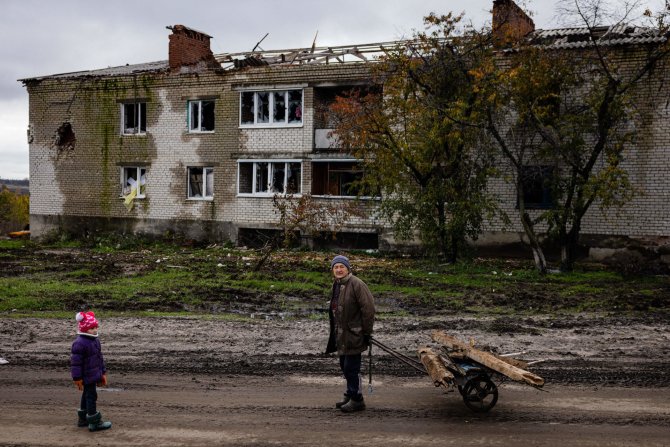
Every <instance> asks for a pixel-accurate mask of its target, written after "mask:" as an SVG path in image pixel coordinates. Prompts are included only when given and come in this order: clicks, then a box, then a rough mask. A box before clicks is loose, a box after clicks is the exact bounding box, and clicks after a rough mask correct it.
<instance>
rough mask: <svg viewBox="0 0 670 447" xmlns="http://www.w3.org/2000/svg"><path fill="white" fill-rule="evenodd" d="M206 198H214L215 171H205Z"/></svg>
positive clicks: (209, 169) (207, 169)
mask: <svg viewBox="0 0 670 447" xmlns="http://www.w3.org/2000/svg"><path fill="white" fill-rule="evenodd" d="M205 197H214V169H213V168H206V169H205Z"/></svg>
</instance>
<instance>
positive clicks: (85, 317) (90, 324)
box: [75, 312, 98, 332]
mask: <svg viewBox="0 0 670 447" xmlns="http://www.w3.org/2000/svg"><path fill="white" fill-rule="evenodd" d="M75 319H76V320H77V322H78V323H79V332H87V331H89V330H90V329H94V328H96V327H98V320H96V319H95V314H94V313H93V312H79V313H78V314H77V316H76V317H75Z"/></svg>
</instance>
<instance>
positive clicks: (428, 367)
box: [370, 331, 544, 413]
mask: <svg viewBox="0 0 670 447" xmlns="http://www.w3.org/2000/svg"><path fill="white" fill-rule="evenodd" d="M432 338H433V341H435V342H437V343H439V344H441V345H442V347H441V350H440V352H436V351H435V350H434V349H432V348H429V347H422V348H420V349H419V350H418V355H419V359H420V360H421V361H420V362H419V361H417V360H415V359H413V358H410V357H408V356H405V355H403V354H401V353H399V352H397V351H395V350H393V349H391V348H389V347H388V346H386V345H385V344H383V343H381V342H380V341H379V340H377V339H375V338H373V339H372V344H374V345H375V346H378V347H379V348H381V349H382V350H384V351H386V352H388V353H389V354H391V355H392V356H393V357H395V358H396V359H398V360H400V361H402V362H403V363H405V364H407V365H409V366H411V367H413V368H415V369H417V370H418V371H421V372H422V373H425V374H428V375H429V376H430V377H431V379H433V384H434V385H435V386H440V387H443V388H445V389H446V390H447V391H453V390H454V389H457V390H458V392H459V393H460V395H461V396H462V398H463V402H464V403H465V406H467V407H468V408H469V409H470V410H472V411H474V412H478V413H481V412H487V411H489V410H490V409H492V408H493V407H494V406H495V405H496V403H497V402H498V385H500V384H502V383H503V382H505V381H506V380H508V379H511V380H515V381H518V382H521V383H525V384H527V385H531V386H533V387H536V388H541V387H542V386H543V385H544V379H542V378H541V377H539V376H537V375H535V374H533V373H531V372H528V371H526V370H524V369H523V367H525V366H527V363H525V362H523V361H521V360H517V359H514V358H511V357H503V356H496V355H494V354H491V353H489V352H486V351H482V350H479V349H476V348H475V347H474V346H472V345H468V344H466V343H463V342H461V341H459V340H458V339H456V338H455V337H451V336H449V335H447V334H445V333H444V332H442V331H435V332H433V335H432ZM370 369H371V368H370ZM494 380H495V381H497V382H498V384H496V383H495V382H494Z"/></svg>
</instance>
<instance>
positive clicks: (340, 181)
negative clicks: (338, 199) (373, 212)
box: [312, 161, 373, 197]
mask: <svg viewBox="0 0 670 447" xmlns="http://www.w3.org/2000/svg"><path fill="white" fill-rule="evenodd" d="M362 180H363V169H362V168H361V165H360V162H358V161H318V162H317V161H314V162H312V194H314V195H329V196H343V197H355V196H359V195H360V196H372V195H373V194H371V193H369V192H368V191H367V190H366V189H364V186H363V183H362Z"/></svg>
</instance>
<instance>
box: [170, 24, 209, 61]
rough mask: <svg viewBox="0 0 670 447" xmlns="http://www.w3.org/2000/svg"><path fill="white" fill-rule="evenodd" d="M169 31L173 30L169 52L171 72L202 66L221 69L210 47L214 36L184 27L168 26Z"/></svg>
mask: <svg viewBox="0 0 670 447" xmlns="http://www.w3.org/2000/svg"><path fill="white" fill-rule="evenodd" d="M167 29H169V30H172V34H171V35H170V44H169V52H168V54H169V62H170V70H178V69H180V68H181V67H184V66H194V65H201V64H204V65H205V66H206V67H209V68H221V65H220V64H219V63H218V62H217V61H216V59H214V54H213V53H212V50H211V49H210V46H209V40H210V39H212V36H209V35H207V34H205V33H203V32H201V31H196V30H194V29H192V28H188V27H186V26H184V25H174V26H168V27H167Z"/></svg>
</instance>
